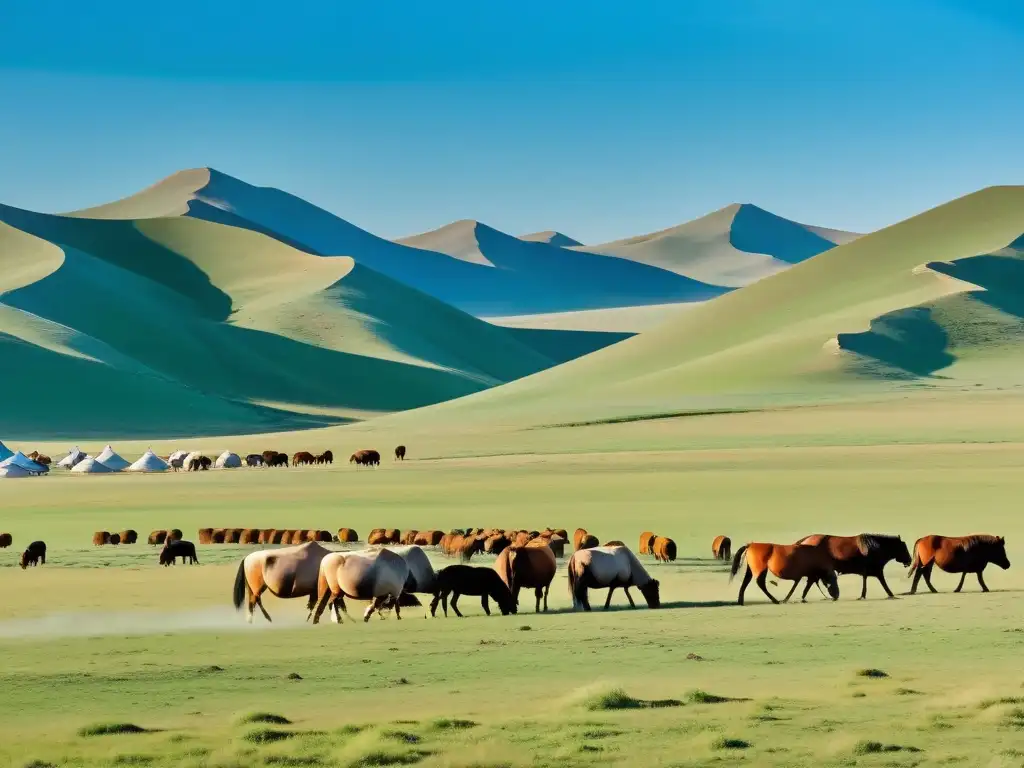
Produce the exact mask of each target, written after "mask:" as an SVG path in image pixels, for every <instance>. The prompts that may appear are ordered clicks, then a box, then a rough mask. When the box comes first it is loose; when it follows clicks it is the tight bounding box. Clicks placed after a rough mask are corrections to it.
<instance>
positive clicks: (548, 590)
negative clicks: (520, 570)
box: [544, 582, 551, 613]
mask: <svg viewBox="0 0 1024 768" xmlns="http://www.w3.org/2000/svg"><path fill="white" fill-rule="evenodd" d="M550 591H551V583H550V582H548V585H547V586H546V587H544V613H547V612H548V592H550Z"/></svg>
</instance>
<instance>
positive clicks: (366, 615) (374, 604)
mask: <svg viewBox="0 0 1024 768" xmlns="http://www.w3.org/2000/svg"><path fill="white" fill-rule="evenodd" d="M380 604H381V598H379V597H375V598H373V600H371V601H370V604H369V605H368V606H367V607H366V610H365V611H364V612H363V621H364V622H367V621H369V620H370V617H371V616H373V612H374V611H376V610H377V609H378V608H380Z"/></svg>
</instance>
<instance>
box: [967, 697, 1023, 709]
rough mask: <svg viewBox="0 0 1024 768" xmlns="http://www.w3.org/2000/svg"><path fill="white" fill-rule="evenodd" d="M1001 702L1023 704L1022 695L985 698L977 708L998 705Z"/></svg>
mask: <svg viewBox="0 0 1024 768" xmlns="http://www.w3.org/2000/svg"><path fill="white" fill-rule="evenodd" d="M1001 704H1024V696H1003V697H1001V698H998V699H985V700H984V701H983V702H981V703H980V704H979V705H978V709H989V708H990V707H998V706H999V705H1001Z"/></svg>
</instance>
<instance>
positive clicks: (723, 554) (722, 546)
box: [711, 536, 732, 560]
mask: <svg viewBox="0 0 1024 768" xmlns="http://www.w3.org/2000/svg"><path fill="white" fill-rule="evenodd" d="M711 554H712V555H714V558H715V560H730V559H731V558H732V539H730V538H729V537H728V536H715V540H714V541H713V542H711Z"/></svg>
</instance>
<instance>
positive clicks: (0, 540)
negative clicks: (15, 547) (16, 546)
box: [0, 533, 14, 549]
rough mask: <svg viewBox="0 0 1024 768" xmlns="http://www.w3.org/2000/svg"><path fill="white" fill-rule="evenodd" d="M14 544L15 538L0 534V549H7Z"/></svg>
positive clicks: (7, 534)
mask: <svg viewBox="0 0 1024 768" xmlns="http://www.w3.org/2000/svg"><path fill="white" fill-rule="evenodd" d="M13 543H14V537H13V536H11V534H9V533H0V549H7V548H8V547H9V546H11V545H12V544H13Z"/></svg>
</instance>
